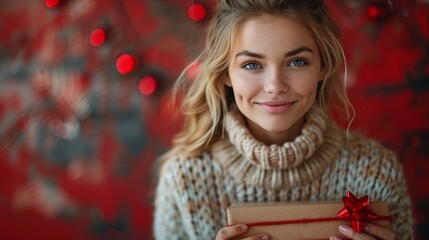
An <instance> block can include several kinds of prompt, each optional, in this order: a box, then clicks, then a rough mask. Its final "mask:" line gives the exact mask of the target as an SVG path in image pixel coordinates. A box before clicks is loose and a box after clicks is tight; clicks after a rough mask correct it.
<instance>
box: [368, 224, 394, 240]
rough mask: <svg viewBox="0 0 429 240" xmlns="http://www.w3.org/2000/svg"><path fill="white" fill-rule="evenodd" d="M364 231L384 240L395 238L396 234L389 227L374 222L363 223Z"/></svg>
mask: <svg viewBox="0 0 429 240" xmlns="http://www.w3.org/2000/svg"><path fill="white" fill-rule="evenodd" d="M365 232H366V233H368V234H371V235H372V236H375V237H378V238H381V239H384V240H394V239H396V234H395V232H393V231H392V230H391V229H389V228H386V227H382V226H377V225H374V224H369V223H367V224H365Z"/></svg>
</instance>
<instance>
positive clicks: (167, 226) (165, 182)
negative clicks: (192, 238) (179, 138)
mask: <svg viewBox="0 0 429 240" xmlns="http://www.w3.org/2000/svg"><path fill="white" fill-rule="evenodd" d="M174 175H175V174H174V171H173V169H172V166H171V161H169V162H167V163H165V165H164V168H163V169H162V174H160V177H159V181H158V185H157V188H156V198H155V213H154V226H153V229H154V237H155V239H162V240H164V239H188V237H187V235H186V232H185V231H184V229H185V228H184V226H183V221H182V217H181V214H180V208H179V206H180V203H179V202H178V201H179V197H178V190H179V188H178V186H177V179H176V178H175V176H174Z"/></svg>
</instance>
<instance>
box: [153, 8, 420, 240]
mask: <svg viewBox="0 0 429 240" xmlns="http://www.w3.org/2000/svg"><path fill="white" fill-rule="evenodd" d="M208 30H209V31H208V35H207V41H206V45H205V49H204V51H203V52H202V54H201V55H200V56H199V57H198V59H197V61H199V62H200V63H201V67H200V72H199V75H198V77H197V79H196V80H195V81H193V82H192V85H191V86H190V88H189V90H188V91H187V94H186V95H185V99H184V101H183V111H184V114H185V124H184V128H183V129H182V131H181V132H179V134H177V136H176V137H175V138H174V141H173V143H174V146H173V149H171V150H170V151H169V152H167V153H166V155H165V156H163V159H162V160H163V161H162V168H161V170H160V177H159V183H158V187H157V197H156V201H155V205H156V210H155V220H154V233H155V236H156V238H157V239H214V238H216V239H232V238H237V237H238V238H239V236H240V234H242V233H244V232H246V231H247V229H248V228H247V226H246V225H236V226H230V227H225V226H226V208H227V207H228V206H229V205H230V204H231V203H233V202H298V201H340V200H341V198H342V196H344V195H345V194H346V192H347V191H351V192H353V193H355V194H356V195H357V196H363V195H369V196H370V198H371V200H383V201H387V202H388V204H389V211H390V214H391V216H392V217H393V221H392V225H391V229H388V228H384V227H380V226H377V225H373V224H366V226H367V227H366V229H365V232H364V233H356V232H354V231H353V229H352V228H350V227H348V226H340V228H339V232H341V233H342V234H343V235H345V236H347V237H348V238H351V239H376V238H378V239H394V238H395V237H397V238H398V239H411V238H412V234H413V230H412V217H411V211H410V200H409V196H408V194H407V189H406V184H405V180H404V177H403V173H402V169H401V166H400V164H399V163H398V161H397V160H396V158H395V156H394V154H393V153H392V152H390V151H388V150H386V149H385V148H383V147H382V146H381V145H380V144H378V143H377V142H375V141H373V140H368V139H365V138H363V137H361V136H357V135H353V134H349V131H348V130H343V129H341V128H340V127H338V126H337V125H336V124H335V123H334V122H333V120H332V118H331V115H330V111H331V110H332V108H333V107H342V108H343V109H344V112H346V113H348V112H350V111H349V109H352V107H351V106H350V104H349V101H348V98H347V96H346V93H345V83H344V82H343V80H342V77H341V69H342V63H343V62H344V61H343V60H344V57H343V56H344V55H343V51H342V48H341V46H340V43H339V31H338V28H337V26H336V25H335V24H334V23H333V21H332V20H331V19H330V18H329V16H328V15H327V10H326V6H325V4H324V2H323V1H320V0H265V1H261V0H253V1H252V0H221V1H219V4H218V8H217V12H216V15H215V17H214V19H213V20H212V22H211V23H210V25H209V29H208ZM184 72H186V69H185V71H184ZM185 76H186V75H185V74H182V76H181V77H180V78H179V85H180V84H181V83H183V82H184V81H186V77H185ZM338 103H339V104H338ZM349 119H350V118H349ZM338 235H339V234H338ZM246 239H269V235H268V234H262V235H256V236H252V237H249V238H246ZM331 239H339V238H338V237H336V236H332V237H331Z"/></svg>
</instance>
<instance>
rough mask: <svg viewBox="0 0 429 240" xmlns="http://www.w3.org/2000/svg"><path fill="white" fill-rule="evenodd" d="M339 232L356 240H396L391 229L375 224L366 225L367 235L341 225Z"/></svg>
mask: <svg viewBox="0 0 429 240" xmlns="http://www.w3.org/2000/svg"><path fill="white" fill-rule="evenodd" d="M338 229H339V231H340V232H341V233H342V234H343V235H344V236H346V237H348V238H351V239H354V240H375V239H376V238H377V239H383V240H395V239H396V234H395V233H394V232H393V231H392V230H390V229H389V228H386V227H382V226H377V225H374V224H368V223H367V224H365V233H358V232H355V231H354V230H353V229H352V228H351V227H349V226H345V225H341V226H340V227H339V228H338ZM338 239H339V238H337V237H336V238H331V239H330V240H338Z"/></svg>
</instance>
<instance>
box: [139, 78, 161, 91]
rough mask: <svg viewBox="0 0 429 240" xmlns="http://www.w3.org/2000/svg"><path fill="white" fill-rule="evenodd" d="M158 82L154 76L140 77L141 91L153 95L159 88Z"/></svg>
mask: <svg viewBox="0 0 429 240" xmlns="http://www.w3.org/2000/svg"><path fill="white" fill-rule="evenodd" d="M157 85H158V84H157V83H156V80H155V78H154V77H152V76H145V77H143V78H142V79H140V82H139V91H140V93H141V94H143V95H146V96H148V95H151V94H153V93H154V92H155V90H156V88H157Z"/></svg>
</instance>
